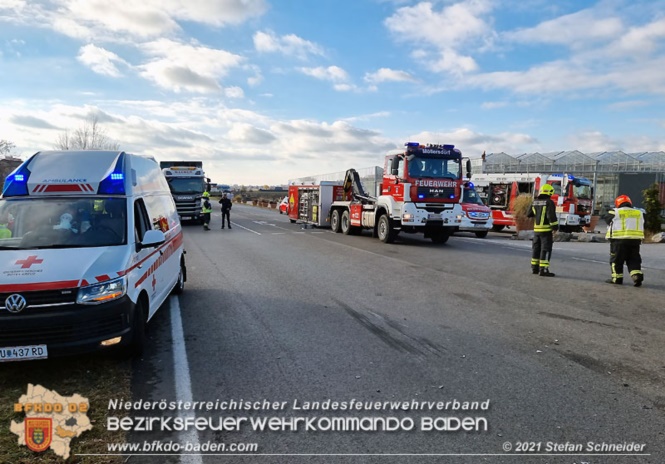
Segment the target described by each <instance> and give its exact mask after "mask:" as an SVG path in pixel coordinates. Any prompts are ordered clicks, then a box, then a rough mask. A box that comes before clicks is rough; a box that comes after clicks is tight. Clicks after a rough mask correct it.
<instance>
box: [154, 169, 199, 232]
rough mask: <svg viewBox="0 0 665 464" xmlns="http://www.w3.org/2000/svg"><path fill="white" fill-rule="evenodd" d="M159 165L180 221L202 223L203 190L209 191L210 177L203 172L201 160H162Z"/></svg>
mask: <svg viewBox="0 0 665 464" xmlns="http://www.w3.org/2000/svg"><path fill="white" fill-rule="evenodd" d="M159 167H160V168H161V169H162V172H163V173H164V177H166V181H167V182H168V183H169V188H170V189H171V194H172V195H173V201H175V205H176V208H177V210H178V215H179V216H180V220H181V221H186V220H191V221H195V222H198V223H201V224H203V215H202V213H201V203H202V200H201V198H202V196H203V192H205V191H206V190H207V191H210V179H208V178H207V177H206V176H205V173H204V172H203V162H202V161H162V162H160V163H159Z"/></svg>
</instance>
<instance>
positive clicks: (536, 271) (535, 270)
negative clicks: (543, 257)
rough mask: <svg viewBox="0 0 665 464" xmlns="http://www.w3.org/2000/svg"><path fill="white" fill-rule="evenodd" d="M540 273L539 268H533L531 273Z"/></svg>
mask: <svg viewBox="0 0 665 464" xmlns="http://www.w3.org/2000/svg"><path fill="white" fill-rule="evenodd" d="M538 272H539V271H538V268H537V267H532V268H531V273H532V274H538Z"/></svg>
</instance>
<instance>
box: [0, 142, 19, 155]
mask: <svg viewBox="0 0 665 464" xmlns="http://www.w3.org/2000/svg"><path fill="white" fill-rule="evenodd" d="M14 148H16V145H15V144H14V142H10V141H9V140H4V139H3V140H0V155H7V154H9V152H10V151H12V150H13V149H14Z"/></svg>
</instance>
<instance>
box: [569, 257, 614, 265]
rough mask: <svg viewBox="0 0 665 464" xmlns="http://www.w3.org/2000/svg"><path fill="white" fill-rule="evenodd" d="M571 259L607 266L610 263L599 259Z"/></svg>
mask: <svg viewBox="0 0 665 464" xmlns="http://www.w3.org/2000/svg"><path fill="white" fill-rule="evenodd" d="M570 259H574V260H576V261H586V262H588V263H598V264H607V263H608V261H598V260H597V259H586V258H576V257H574V256H571V257H570Z"/></svg>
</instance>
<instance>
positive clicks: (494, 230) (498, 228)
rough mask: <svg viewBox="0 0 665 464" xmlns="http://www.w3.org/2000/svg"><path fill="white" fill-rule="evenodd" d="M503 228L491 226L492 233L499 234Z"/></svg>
mask: <svg viewBox="0 0 665 464" xmlns="http://www.w3.org/2000/svg"><path fill="white" fill-rule="evenodd" d="M504 227H505V226H492V231H493V232H501V231H502V230H503V228H504Z"/></svg>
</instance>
